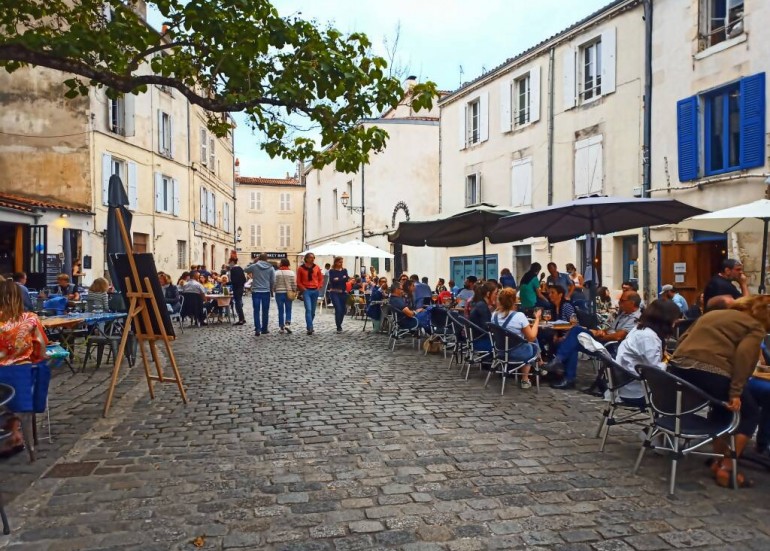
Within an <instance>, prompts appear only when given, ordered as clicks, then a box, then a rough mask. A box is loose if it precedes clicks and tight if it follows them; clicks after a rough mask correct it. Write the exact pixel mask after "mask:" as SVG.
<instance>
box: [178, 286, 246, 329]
mask: <svg viewBox="0 0 770 551" xmlns="http://www.w3.org/2000/svg"><path fill="white" fill-rule="evenodd" d="M231 304H232V302H231ZM183 308H184V295H181V296H180V297H179V311H178V312H169V314H168V315H169V317H170V318H171V323H173V322H177V323H178V324H179V331H180V332H182V333H184V323H182V309H183Z"/></svg>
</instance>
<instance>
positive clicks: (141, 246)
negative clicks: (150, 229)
mask: <svg viewBox="0 0 770 551" xmlns="http://www.w3.org/2000/svg"><path fill="white" fill-rule="evenodd" d="M133 242H134V252H135V253H148V252H150V250H149V249H148V248H147V244H148V243H149V242H150V236H149V234H146V233H139V232H134V239H133Z"/></svg>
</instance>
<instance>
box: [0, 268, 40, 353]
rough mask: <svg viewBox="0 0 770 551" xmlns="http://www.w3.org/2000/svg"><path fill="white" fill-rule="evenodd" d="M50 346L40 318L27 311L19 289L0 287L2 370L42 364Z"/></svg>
mask: <svg viewBox="0 0 770 551" xmlns="http://www.w3.org/2000/svg"><path fill="white" fill-rule="evenodd" d="M46 346H48V338H47V337H46V335H45V329H44V328H43V325H42V324H41V323H40V320H39V319H38V317H37V314H35V313H33V312H25V311H24V303H23V302H22V297H21V290H20V289H19V286H18V285H16V283H14V282H13V281H12V280H10V279H7V280H5V281H4V282H2V283H0V368H2V366H4V365H13V364H26V363H35V362H39V361H42V360H44V359H45V348H46Z"/></svg>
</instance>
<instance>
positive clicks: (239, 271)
mask: <svg viewBox="0 0 770 551" xmlns="http://www.w3.org/2000/svg"><path fill="white" fill-rule="evenodd" d="M228 264H229V265H230V285H231V286H232V288H233V304H234V305H235V313H236V314H238V321H236V322H235V323H234V324H233V325H246V316H244V315H243V291H244V288H245V285H246V272H244V271H243V268H241V267H240V266H238V256H237V255H235V256H232V255H231V256H230V260H229V262H228Z"/></svg>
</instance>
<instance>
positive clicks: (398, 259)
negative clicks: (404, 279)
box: [391, 201, 409, 279]
mask: <svg viewBox="0 0 770 551" xmlns="http://www.w3.org/2000/svg"><path fill="white" fill-rule="evenodd" d="M400 211H403V213H404V215H405V216H406V221H407V222H408V221H409V207H408V206H407V204H406V203H405V202H404V201H399V202H398V203H396V206H395V208H394V209H393V217H392V218H391V227H392V228H393V229H394V230H395V229H396V216H397V215H398V213H399V212H400ZM402 260H403V246H402V245H401V244H400V243H394V244H393V277H394V279H395V278H398V276H399V275H401V272H402V271H403V266H402Z"/></svg>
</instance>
